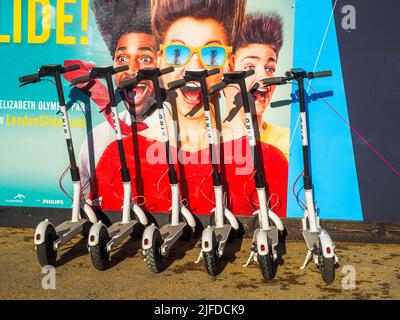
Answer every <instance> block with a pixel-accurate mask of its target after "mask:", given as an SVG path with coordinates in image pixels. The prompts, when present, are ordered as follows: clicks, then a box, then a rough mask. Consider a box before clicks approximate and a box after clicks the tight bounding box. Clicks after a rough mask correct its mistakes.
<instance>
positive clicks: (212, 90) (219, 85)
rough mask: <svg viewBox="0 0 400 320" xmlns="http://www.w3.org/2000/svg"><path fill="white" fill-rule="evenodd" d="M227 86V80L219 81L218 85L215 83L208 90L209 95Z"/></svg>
mask: <svg viewBox="0 0 400 320" xmlns="http://www.w3.org/2000/svg"><path fill="white" fill-rule="evenodd" d="M225 87H226V84H225V82H220V83H217V84H216V85H213V86H212V87H211V88H210V89H209V90H208V95H210V96H211V95H213V94H214V93H217V92H218V91H221V90H222V89H224V88H225Z"/></svg>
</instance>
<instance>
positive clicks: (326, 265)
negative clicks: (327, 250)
mask: <svg viewBox="0 0 400 320" xmlns="http://www.w3.org/2000/svg"><path fill="white" fill-rule="evenodd" d="M321 260H322V261H321ZM320 261H321V262H322V263H321V275H322V279H323V280H324V281H325V283H326V284H331V283H332V282H333V280H335V258H334V257H332V258H325V257H324V256H322V259H320Z"/></svg>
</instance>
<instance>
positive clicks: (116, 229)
mask: <svg viewBox="0 0 400 320" xmlns="http://www.w3.org/2000/svg"><path fill="white" fill-rule="evenodd" d="M77 69H79V66H78V65H73V66H68V67H63V66H62V65H45V66H42V67H41V68H40V69H39V70H38V72H37V73H35V74H32V75H28V76H23V77H21V78H20V79H19V81H20V83H21V86H24V85H27V84H31V83H36V82H40V81H41V80H42V79H44V78H46V77H47V78H48V77H50V78H53V79H54V81H55V86H56V89H57V93H58V98H59V104H60V112H61V117H62V123H63V130H64V133H65V138H66V143H67V149H68V155H69V160H70V172H71V177H72V182H73V200H72V202H73V204H72V218H71V220H68V221H65V222H64V223H62V224H60V225H58V226H54V225H53V224H52V223H51V222H50V221H49V220H48V219H46V220H45V221H42V222H40V223H39V225H38V226H37V228H36V230H35V236H34V237H35V238H34V244H35V250H36V253H37V257H38V260H39V263H40V264H41V265H42V266H45V265H55V264H56V259H57V250H59V248H60V247H61V246H63V245H65V244H66V243H67V242H69V241H70V240H71V239H72V238H74V237H75V236H77V235H78V234H84V235H85V236H87V237H88V248H89V252H90V256H91V260H92V263H93V266H94V267H95V268H96V269H99V270H104V269H107V268H108V267H109V265H110V252H111V251H112V250H113V249H115V248H116V246H117V245H119V244H120V243H121V242H122V241H123V240H124V239H126V238H127V237H130V236H134V237H136V238H138V237H139V238H140V236H142V237H141V241H142V249H143V254H144V256H145V261H146V263H147V266H148V268H149V269H150V270H151V271H152V272H153V273H158V272H161V271H162V270H163V269H164V268H165V257H166V255H167V254H168V252H169V251H170V249H171V248H172V247H173V246H174V245H176V243H177V240H178V239H180V238H181V239H185V238H188V237H190V236H191V234H192V233H193V232H194V231H195V229H196V220H195V219H194V217H193V215H192V213H191V212H190V211H189V209H188V208H187V207H186V206H185V205H184V204H183V202H182V201H181V198H180V189H179V183H178V176H177V172H176V169H175V167H174V164H173V162H172V161H171V160H172V156H171V148H170V142H169V141H170V140H169V136H168V128H167V121H166V117H165V113H164V99H165V98H164V97H165V94H163V92H162V90H163V89H162V88H161V86H160V77H162V76H163V75H164V74H167V73H170V72H172V71H173V70H174V69H173V68H172V67H170V68H166V69H162V70H160V69H159V68H145V69H141V70H139V71H138V72H137V73H136V75H135V76H134V77H132V78H131V79H129V80H125V81H123V82H121V83H120V85H119V88H118V89H119V90H126V89H127V90H131V89H133V88H135V87H136V86H137V85H138V84H139V83H140V82H141V81H143V80H146V81H151V82H152V83H153V86H154V93H155V99H156V103H157V111H158V115H159V120H160V128H161V130H162V137H163V142H164V144H165V148H166V155H167V161H168V176H169V182H170V187H171V195H172V196H171V197H172V199H171V200H172V201H171V202H172V206H171V209H170V210H171V212H170V213H169V214H170V219H169V223H167V224H165V225H163V226H162V227H158V226H157V225H156V224H155V223H151V224H150V223H149V216H148V214H145V213H144V212H143V210H142V209H141V207H140V206H138V205H137V204H136V203H135V201H134V197H133V196H132V189H131V188H132V187H131V178H130V173H129V169H128V166H127V163H126V157H125V152H124V146H123V143H122V133H121V128H120V122H119V115H118V109H117V103H116V97H115V90H114V81H113V75H114V74H116V73H119V72H123V71H125V70H127V69H128V66H121V67H116V68H114V67H112V66H110V67H94V68H92V69H91V71H90V73H89V74H87V75H85V76H82V77H79V78H76V79H73V80H72V85H78V84H82V83H90V82H91V81H95V80H96V79H103V80H105V81H106V84H107V88H108V95H109V102H110V105H109V107H110V108H111V113H112V117H113V124H114V130H115V134H116V138H117V143H118V150H119V157H120V162H121V177H122V182H123V188H124V198H123V206H122V215H121V220H120V221H118V222H116V223H114V224H112V225H111V226H106V224H105V223H103V222H102V221H101V220H100V218H99V215H98V212H97V211H96V210H97V209H96V210H95V209H93V208H92V207H91V206H90V205H89V204H88V202H87V201H86V200H85V199H84V198H83V196H82V186H81V182H80V175H79V168H78V166H77V164H76V159H75V153H74V147H73V142H72V135H71V129H70V125H69V121H68V110H67V107H66V103H65V98H64V92H63V87H62V81H61V75H62V74H64V73H67V72H70V71H74V70H77ZM219 72H220V71H219V69H211V70H205V69H201V70H189V71H186V72H185V74H184V76H183V78H182V79H180V80H177V81H174V82H172V83H170V84H169V85H168V89H167V90H177V89H178V88H180V87H183V86H185V85H186V84H187V83H188V82H192V83H193V82H195V83H198V84H199V85H200V87H201V94H202V101H203V107H204V111H205V114H206V117H205V119H206V121H207V123H206V127H207V129H208V137H209V148H210V157H211V163H212V168H213V172H212V178H213V185H214V192H215V208H214V209H213V210H212V217H213V219H210V224H209V225H208V226H207V227H206V228H204V230H203V232H202V236H201V244H200V245H199V247H200V248H201V251H200V254H199V258H198V259H197V261H196V263H198V262H200V260H201V259H203V260H204V262H205V268H206V270H207V272H208V273H209V274H210V275H213V276H215V275H217V274H218V271H219V267H218V266H219V261H220V259H221V257H222V256H223V255H224V250H225V246H226V244H227V242H228V239H230V238H232V236H233V235H234V233H235V232H236V231H237V230H239V222H238V220H237V219H236V217H235V216H234V215H233V214H232V212H231V211H230V210H229V209H228V208H227V207H226V204H225V201H224V190H223V185H222V183H221V181H222V179H221V172H220V170H219V167H218V165H217V161H216V152H217V149H216V148H218V143H216V142H215V141H216V139H215V137H214V130H213V122H212V119H211V113H210V103H209V97H210V96H211V95H213V94H216V93H218V92H220V91H221V90H223V89H224V88H225V87H226V86H227V85H232V84H236V85H238V86H239V88H240V93H241V96H242V101H243V108H244V112H245V116H246V124H247V125H246V127H247V133H248V139H249V145H250V148H251V152H252V157H253V161H254V170H255V173H254V180H255V185H256V191H257V196H258V201H259V209H258V210H256V211H255V212H254V213H253V214H254V216H255V221H256V227H255V230H254V233H253V239H252V247H251V248H250V257H249V259H248V261H247V262H246V264H245V265H244V266H247V265H249V263H251V262H252V261H255V262H258V264H259V266H260V269H261V272H262V275H263V277H264V278H265V279H266V280H270V279H272V278H273V277H274V276H275V274H276V271H277V266H278V264H279V263H280V261H281V257H280V252H279V249H278V248H279V247H280V245H283V242H284V241H285V233H286V230H285V227H284V225H283V223H282V221H281V220H280V218H279V217H278V216H277V215H276V214H275V213H274V212H273V211H272V210H271V209H270V208H269V201H268V200H267V199H268V198H267V194H266V182H265V174H264V170H263V169H262V167H261V165H260V163H261V161H260V158H259V156H260V155H259V153H258V149H257V141H256V133H255V127H254V125H253V117H252V113H251V108H250V103H249V99H248V90H247V87H246V78H247V77H248V76H250V75H252V74H253V73H254V71H253V70H250V71H236V72H229V73H225V74H224V75H223V77H222V79H221V82H220V83H218V84H217V85H214V86H212V87H211V88H208V87H207V83H206V80H207V78H208V77H210V76H213V75H216V74H218V73H219ZM330 75H331V72H330V71H325V72H306V71H304V70H302V69H292V70H291V71H289V72H287V73H286V75H285V77H279V78H267V79H264V80H263V81H262V82H263V85H264V86H270V85H282V84H286V83H287V82H289V81H296V82H297V84H298V86H299V102H300V119H301V128H302V130H301V133H302V145H303V159H304V191H305V201H306V208H305V211H304V217H303V219H302V227H303V236H304V239H305V242H306V244H307V247H308V252H307V257H306V259H305V261H304V265H303V266H302V268H304V267H305V266H306V265H307V263H308V262H309V261H310V260H311V259H312V258H313V259H314V262H315V264H316V265H317V267H318V268H319V269H320V271H321V274H322V278H323V280H324V281H325V282H326V283H331V282H332V281H333V280H334V277H335V267H336V266H337V263H338V258H337V256H336V254H335V245H334V243H333V241H332V240H331V238H330V236H329V234H328V233H327V232H326V231H325V230H324V229H322V228H321V226H320V221H319V217H318V214H317V212H316V209H315V205H314V200H313V189H312V181H311V175H310V162H309V150H308V142H309V138H308V134H309V133H308V125H307V115H306V102H305V93H304V79H313V78H317V77H325V76H330ZM255 86H259V84H256V85H255ZM255 89H256V88H255V87H253V88H251V90H255ZM138 226H139V227H140V226H142V229H141V230H142V231H143V234H140V235H139V236H138V233H137V232H135V230H136V231H137V227H138ZM89 228H90V229H89ZM139 229H140V228H139Z"/></svg>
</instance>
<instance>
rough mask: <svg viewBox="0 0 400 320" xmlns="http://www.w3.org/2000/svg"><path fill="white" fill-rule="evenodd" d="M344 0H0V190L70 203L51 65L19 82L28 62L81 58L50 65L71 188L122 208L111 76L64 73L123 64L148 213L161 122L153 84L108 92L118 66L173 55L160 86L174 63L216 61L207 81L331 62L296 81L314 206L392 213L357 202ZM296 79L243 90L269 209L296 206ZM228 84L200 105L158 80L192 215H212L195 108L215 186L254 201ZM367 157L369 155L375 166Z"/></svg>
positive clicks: (44, 202)
mask: <svg viewBox="0 0 400 320" xmlns="http://www.w3.org/2000/svg"><path fill="white" fill-rule="evenodd" d="M340 2H341V1H339V3H338V1H330V0H324V1H320V2H319V4H318V7H316V5H315V2H314V1H311V0H280V1H275V0H264V1H257V0H247V1H246V0H232V1H226V0H214V1H211V0H208V1H207V0H204V1H196V0H184V1H182V0H179V1H178V0H153V1H147V0H136V1H135V0H119V1H110V0H7V1H2V2H1V3H0V56H1V59H2V64H1V65H2V86H1V87H2V88H1V92H0V136H1V139H0V148H1V150H3V151H2V155H1V160H0V161H1V166H0V205H1V206H17V207H48V208H70V207H71V205H72V202H71V199H70V197H71V194H72V182H71V179H70V174H69V171H68V169H69V159H68V153H67V147H66V143H65V138H64V132H63V129H62V121H61V115H60V111H59V104H58V99H57V91H56V89H55V86H54V83H53V82H52V81H51V79H48V80H49V81H41V82H39V83H34V84H31V85H27V86H23V87H19V82H18V78H19V77H20V76H22V75H26V74H32V73H35V72H37V70H38V68H39V67H40V66H42V65H46V64H61V65H64V66H71V65H75V64H78V65H79V66H80V69H79V70H75V71H73V72H70V73H66V74H64V75H63V79H62V80H63V89H64V93H65V97H66V101H67V106H68V115H69V120H70V126H71V131H72V137H73V143H74V149H75V154H76V158H77V163H78V166H79V169H80V175H81V181H82V186H83V196H84V197H85V199H86V200H87V201H88V203H90V204H91V205H92V206H94V207H99V208H101V209H102V210H110V211H119V210H120V209H121V207H122V201H123V200H122V199H123V184H122V179H121V174H120V169H121V163H120V155H119V149H118V145H117V142H116V135H115V132H114V128H113V121H112V117H111V111H110V108H109V102H110V101H109V98H108V93H107V86H106V83H105V82H104V81H102V80H96V81H93V82H92V83H90V85H88V84H79V85H76V86H72V85H71V81H72V79H74V78H76V77H80V76H83V75H85V74H87V73H88V72H89V71H90V70H91V69H92V68H93V67H94V66H112V65H113V66H123V65H127V66H128V67H129V69H128V70H127V71H124V72H121V73H118V74H116V75H115V77H114V89H115V91H116V98H117V102H118V110H119V117H120V125H121V130H122V138H123V145H124V151H125V156H126V161H127V164H128V168H129V170H130V175H131V180H132V193H133V197H134V200H135V202H136V203H137V204H139V205H140V206H141V207H142V208H143V209H145V210H146V211H147V212H150V213H153V212H160V213H162V212H168V211H169V208H170V207H171V190H170V186H169V181H168V172H167V170H168V163H167V161H166V153H165V142H166V137H165V136H164V135H162V131H161V128H160V119H159V114H158V112H157V108H156V105H155V98H154V87H153V85H152V83H151V82H149V81H143V82H141V83H140V84H139V85H138V86H137V87H136V88H135V89H132V90H128V91H126V90H125V91H118V90H117V87H118V85H119V84H120V83H121V82H122V81H124V80H127V79H130V78H132V77H133V76H134V75H135V74H136V72H137V71H138V70H139V69H141V68H146V67H159V68H166V67H170V66H172V67H174V71H173V72H171V73H168V74H166V75H164V76H163V77H161V78H160V79H161V80H160V85H161V87H162V88H164V89H166V88H167V87H168V83H170V82H172V81H175V80H178V79H181V78H182V76H183V74H184V72H185V71H186V70H194V69H204V68H206V69H216V68H218V70H219V73H218V74H216V75H214V76H212V77H210V78H209V79H208V80H207V85H208V86H209V87H211V86H213V85H215V84H217V83H219V82H220V80H221V77H222V75H223V73H224V72H228V71H240V70H254V75H252V76H251V77H249V78H248V79H247V86H248V89H250V88H251V87H252V86H253V85H254V84H255V83H257V82H258V83H260V84H261V80H262V79H265V78H269V77H274V76H283V75H284V74H285V72H286V71H288V70H290V69H291V68H292V67H301V68H304V69H305V70H307V71H321V70H332V73H333V76H332V77H330V78H323V79H316V80H312V81H310V83H308V87H307V94H308V96H307V99H308V107H309V120H310V128H309V130H310V145H311V147H310V151H311V158H312V164H311V165H312V174H313V183H314V186H315V199H316V200H317V201H318V203H317V207H318V208H319V212H320V216H321V218H327V219H339V220H363V219H366V220H368V219H373V220H396V217H394V216H393V215H390V214H389V213H387V216H385V215H383V216H378V215H377V214H375V213H371V212H376V211H377V208H371V205H369V207H368V208H369V209H368V212H369V213H368V214H365V212H364V211H363V210H364V208H363V206H364V201H367V202H368V200H365V199H366V197H365V196H363V195H361V193H362V192H363V190H365V185H366V184H369V183H370V182H369V181H368V180H365V178H361V177H360V174H361V172H360V171H359V166H360V163H361V162H362V160H360V158H359V157H360V153H356V152H355V151H354V148H355V149H356V151H357V150H358V151H357V152H359V146H357V143H359V140H357V139H359V137H358V136H355V135H354V132H353V131H352V130H351V124H350V122H351V123H353V121H355V122H356V121H357V120H354V119H355V117H353V116H352V117H351V119H349V110H350V111H351V110H355V109H352V108H354V107H352V106H351V107H350V102H351V104H353V103H354V104H356V103H359V102H354V101H353V100H349V97H350V96H349V93H348V92H347V90H346V88H347V85H349V82H348V78H347V79H346V78H345V77H344V74H345V75H347V76H348V74H349V73H348V72H349V69H348V65H346V62H344V60H345V58H343V54H350V53H348V52H347V53H346V52H345V51H346V50H348V49H346V47H345V44H343V43H344V42H343V41H345V40H343V39H342V37H345V35H346V34H347V35H349V30H344V29H343V27H342V20H343V19H344V18H345V17H346V11H343V12H344V13H343V12H342V11H340V10H341V8H343V6H344V4H343V3H340ZM361 7H362V6H361ZM339 9H340V10H339ZM316 12H318V14H317V13H316ZM360 14H361V13H360ZM339 40H340V41H339ZM342 40H343V41H342ZM344 67H345V68H344ZM343 68H344V69H343ZM297 90H298V89H297V87H296V85H295V84H292V83H289V84H287V85H285V86H279V87H277V86H272V87H264V86H263V85H261V86H259V87H258V89H257V90H253V91H252V93H251V94H249V98H250V100H251V105H252V106H253V110H252V111H253V116H254V118H255V120H257V121H256V124H257V125H256V127H257V129H258V130H257V132H256V137H257V139H258V140H259V150H260V159H261V163H262V166H263V167H264V169H265V178H266V182H267V184H268V204H269V207H270V208H272V209H273V210H274V211H275V212H276V213H277V215H278V216H280V217H301V216H302V215H303V208H302V206H301V202H302V201H301V200H302V197H303V194H302V190H301V186H302V179H301V174H302V170H303V158H302V152H301V148H302V145H301V136H300V124H299V106H298V91H297ZM238 92H239V91H238V88H237V87H236V86H234V85H232V86H228V87H226V88H225V89H224V90H223V91H222V92H221V93H220V94H215V95H213V96H211V97H210V103H211V111H210V114H208V113H206V112H205V111H204V108H203V100H202V97H201V91H200V87H199V85H198V83H188V84H187V85H186V86H184V87H183V88H181V89H179V90H176V91H170V92H166V93H165V95H166V96H165V97H166V101H165V103H164V111H165V114H166V119H165V123H166V125H167V128H168V134H169V143H170V146H171V150H172V157H173V160H174V161H173V162H174V166H175V168H176V170H177V171H178V177H179V184H180V191H181V202H182V204H183V205H185V206H187V207H188V208H189V209H190V210H191V212H193V213H194V214H201V215H203V214H205V215H208V214H210V211H211V210H212V209H213V208H214V207H215V196H214V189H213V181H212V165H211V159H210V158H211V157H210V151H209V141H210V140H209V139H210V137H209V132H208V131H207V127H206V121H205V120H206V117H210V118H211V119H212V123H213V127H214V133H215V137H214V138H215V140H214V141H215V142H216V143H217V144H218V150H219V152H218V165H219V167H220V170H221V172H222V175H223V186H224V190H225V192H224V200H223V201H225V203H226V204H227V205H228V207H229V208H230V209H231V211H232V212H233V213H234V214H235V215H252V214H253V212H254V211H255V210H256V209H257V208H258V199H257V194H256V188H255V183H254V179H253V176H254V166H253V160H252V153H251V152H250V146H249V141H248V136H247V134H248V131H247V129H246V118H245V114H244V112H243V108H242V101H241V98H240V95H239V94H238ZM329 106H333V107H334V111H332V109H331V108H330V107H329ZM350 113H351V114H353V113H354V112H353V111H351V112H350ZM363 132H364V133H365V131H363ZM354 146H356V147H354ZM397 159H398V158H397ZM356 160H357V161H356ZM379 161H380V160H379V159H378V160H376V159H374V160H373V162H374V163H372V164H371V165H370V166H371V168H372V167H373V166H374V165H376V162H379ZM362 165H363V164H361V166H362ZM371 170H373V169H371ZM364 174H365V173H363V175H364ZM390 174H392V172H391V173H390ZM364 177H365V175H364ZM381 179H384V177H383V176H381ZM360 181H362V186H361V184H360ZM368 192H371V191H368ZM389 202H390V201H389ZM367 206H368V205H367ZM386 206H387V208H386V211H387V212H389V211H390V209H391V208H394V203H387V202H386Z"/></svg>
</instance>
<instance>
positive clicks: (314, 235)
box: [302, 229, 322, 251]
mask: <svg viewBox="0 0 400 320" xmlns="http://www.w3.org/2000/svg"><path fill="white" fill-rule="evenodd" d="M321 230H322V229H318V231H317V232H310V230H308V229H305V230H303V232H302V233H303V238H304V241H305V242H306V244H307V247H308V249H309V250H310V251H312V250H314V244H316V245H317V246H318V242H319V241H318V240H319V235H320V233H321Z"/></svg>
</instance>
